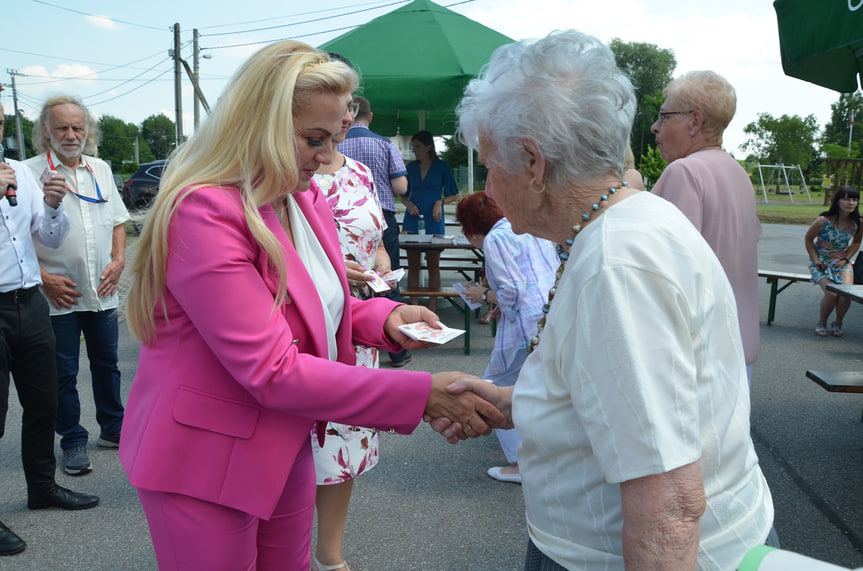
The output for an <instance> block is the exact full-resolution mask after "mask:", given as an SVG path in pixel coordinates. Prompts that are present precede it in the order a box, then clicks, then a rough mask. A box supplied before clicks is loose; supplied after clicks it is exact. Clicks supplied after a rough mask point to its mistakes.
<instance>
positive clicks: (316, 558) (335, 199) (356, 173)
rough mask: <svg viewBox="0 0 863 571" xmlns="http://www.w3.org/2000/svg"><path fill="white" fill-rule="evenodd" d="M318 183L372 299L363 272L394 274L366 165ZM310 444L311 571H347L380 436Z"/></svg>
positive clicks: (339, 170) (361, 358)
mask: <svg viewBox="0 0 863 571" xmlns="http://www.w3.org/2000/svg"><path fill="white" fill-rule="evenodd" d="M349 111H350V113H349V114H346V116H345V119H348V117H350V116H351V115H352V114H353V113H354V112H353V109H350V110H349ZM350 118H351V119H352V118H353V117H350ZM350 124H351V121H350V120H346V121H343V122H342V132H343V134H344V132H347V129H348V128H349V127H350ZM315 183H316V184H317V186H318V187H319V188H320V189H321V192H322V193H323V194H324V196H326V197H327V203H328V204H329V205H330V209H331V210H332V211H333V217H334V218H335V220H336V222H337V223H338V225H339V241H340V243H341V246H342V254H343V255H344V258H345V266H346V268H347V274H348V283H349V284H350V286H351V293H352V295H354V296H356V297H360V298H367V297H371V296H372V295H373V293H372V292H371V289H370V288H369V286H368V285H366V281H368V279H369V277H368V276H367V275H363V273H362V272H363V271H365V270H367V269H372V270H375V271H376V272H378V273H379V274H384V273H386V272H388V271H390V258H389V255H388V254H387V251H386V250H385V249H384V246H383V241H382V239H383V232H384V229H385V227H386V226H385V225H386V223H385V222H384V215H383V211H382V210H381V205H380V201H379V200H378V195H377V191H376V190H375V185H374V180H373V178H372V174H371V171H370V170H369V168H368V167H367V166H365V165H364V164H362V163H358V162H356V161H354V160H352V159H350V158H348V157H346V156H344V155H343V154H341V153H336V156H335V158H334V159H333V162H331V163H330V164H328V165H322V166H321V167H320V168H319V169H318V172H317V173H316V174H315ZM356 351H357V366H360V367H371V368H377V366H378V351H377V349H372V348H370V347H363V346H359V345H358V346H356ZM311 441H312V449H313V451H314V458H315V471H316V473H317V482H318V491H317V497H316V500H315V508H316V509H317V512H318V539H317V545H316V547H315V551H314V553H313V554H312V569H316V570H318V571H330V570H334V569H348V566H347V564H346V563H345V562H344V559H343V558H342V535H343V533H344V527H345V519H346V518H347V514H348V504H349V503H350V499H351V491H352V489H353V483H354V478H355V477H357V476H359V475H360V474H362V473H363V472H366V471H368V470H370V469H371V468H372V467H373V466H374V465H375V464H377V462H378V449H379V446H380V441H379V438H378V434H377V431H376V430H374V429H371V428H362V427H359V426H348V425H345V424H336V423H333V422H330V423H329V424H327V434H326V438H325V439H324V444H323V446H320V445H319V443H318V438H317V435H316V433H315V431H314V430H313V431H312V433H311Z"/></svg>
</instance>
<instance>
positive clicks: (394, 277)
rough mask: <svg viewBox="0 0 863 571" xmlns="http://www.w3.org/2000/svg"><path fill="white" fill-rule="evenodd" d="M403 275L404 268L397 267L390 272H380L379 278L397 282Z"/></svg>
mask: <svg viewBox="0 0 863 571" xmlns="http://www.w3.org/2000/svg"><path fill="white" fill-rule="evenodd" d="M403 277H405V269H404V268H397V269H395V270H393V271H391V272H387V273H385V274H381V279H382V280H384V281H385V282H398V281H401V279H402V278H403Z"/></svg>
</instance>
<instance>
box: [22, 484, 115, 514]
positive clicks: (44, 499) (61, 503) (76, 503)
mask: <svg viewBox="0 0 863 571" xmlns="http://www.w3.org/2000/svg"><path fill="white" fill-rule="evenodd" d="M98 503H99V498H98V497H96V496H93V495H90V494H81V493H79V492H73V491H72V490H67V489H66V488H64V487H62V486H58V485H57V484H54V485H53V487H51V488H50V489H49V490H48V491H46V492H42V493H41V494H34V493H29V494H27V508H28V509H31V510H41V509H45V508H60V509H61V510H86V509H90V508H92V507H94V506H95V505H96V504H98Z"/></svg>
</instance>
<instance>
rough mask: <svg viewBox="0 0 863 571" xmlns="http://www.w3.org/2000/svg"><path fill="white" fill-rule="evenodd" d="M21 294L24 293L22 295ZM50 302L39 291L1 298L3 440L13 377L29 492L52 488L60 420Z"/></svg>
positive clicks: (0, 430)
mask: <svg viewBox="0 0 863 571" xmlns="http://www.w3.org/2000/svg"><path fill="white" fill-rule="evenodd" d="M19 291H20V290H19ZM54 346H55V345H54V331H53V329H52V328H51V320H50V318H49V317H48V302H47V300H46V299H45V297H44V296H43V295H42V293H41V292H39V290H38V288H33V289H32V290H27V293H26V294H24V295H21V296H19V299H17V300H15V299H13V297H12V294H8V293H3V294H0V438H2V437H3V434H4V433H5V427H6V413H7V412H8V410H9V374H10V373H11V374H12V378H13V379H15V389H16V391H17V392H18V401H19V402H20V403H21V408H22V409H23V415H22V418H21V460H22V461H23V464H24V477H25V479H26V481H27V491H28V492H30V493H40V492H43V491H45V490H46V489H48V488H49V487H51V486H52V485H53V484H54V471H55V469H56V467H57V460H56V458H55V457H54V419H55V417H56V416H57V362H56V361H55V358H54Z"/></svg>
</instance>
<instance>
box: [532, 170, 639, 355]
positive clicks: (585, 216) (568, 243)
mask: <svg viewBox="0 0 863 571" xmlns="http://www.w3.org/2000/svg"><path fill="white" fill-rule="evenodd" d="M627 186H629V183H627V182H626V181H621V182H620V186H616V187H612V188H609V189H608V192H607V193H603V194H602V195H601V196H600V197H599V202H595V203H593V204H592V205H591V206H590V210H589V211H587V212H584V213H582V215H581V223H576V224H573V225H572V236H570V237H569V238H567V239H566V240H565V241H564V244H565V245H564V246H560V245H558V247H557V256H558V257H559V258H560V266H558V267H557V273H556V274H555V277H554V285H553V286H551V289H550V290H548V301H547V302H546V303H545V305H543V306H542V317H540V319H539V323H537V324H536V335H534V336H533V337H532V338H531V340H530V346H528V348H527V352H528V354H530V353H533V351H534V350H535V349H536V347H537V346H538V345H539V338H540V336H541V335H542V330H543V329H545V320H546V318H547V317H548V313H549V311H551V303H552V301H554V295H555V294H556V293H557V284H558V283H559V282H560V278H561V277H562V276H563V270H564V267H565V266H566V262H567V260H569V256H570V250H571V249H572V245H573V244H574V243H575V237H576V236H577V235H578V233H579V232H581V229H582V227H583V226H584V224H587V223H588V222H589V221H590V219H591V217H592V216H593V213H594V212H596V211H597V210H599V209H600V208H601V207H602V203H603V202H606V201H607V200H608V197H609V196H613V195H615V194H617V191H618V190H620V189H621V188H624V187H627Z"/></svg>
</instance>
